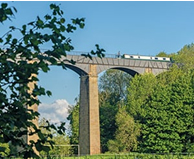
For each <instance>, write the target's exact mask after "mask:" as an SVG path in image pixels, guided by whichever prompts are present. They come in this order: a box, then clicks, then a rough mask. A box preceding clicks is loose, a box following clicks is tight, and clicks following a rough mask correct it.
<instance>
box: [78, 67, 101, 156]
mask: <svg viewBox="0 0 194 159" xmlns="http://www.w3.org/2000/svg"><path fill="white" fill-rule="evenodd" d="M89 67H90V68H89V69H90V72H89V74H88V75H85V76H81V77H80V78H81V79H80V81H81V82H80V119H79V121H80V129H79V130H80V132H79V145H80V153H81V155H85V154H91V155H93V154H99V153H100V124H99V104H98V76H97V72H96V65H90V66H89Z"/></svg>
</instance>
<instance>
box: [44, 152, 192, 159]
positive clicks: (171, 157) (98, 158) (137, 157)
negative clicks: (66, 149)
mask: <svg viewBox="0 0 194 159" xmlns="http://www.w3.org/2000/svg"><path fill="white" fill-rule="evenodd" d="M45 159H46V158H45ZM51 159H194V154H163V155H159V154H140V153H130V154H101V155H92V156H76V157H64V156H63V157H60V156H51Z"/></svg>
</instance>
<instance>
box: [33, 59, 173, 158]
mask: <svg viewBox="0 0 194 159" xmlns="http://www.w3.org/2000/svg"><path fill="white" fill-rule="evenodd" d="M62 60H64V61H65V60H74V61H75V62H76V64H75V65H73V64H70V63H67V62H65V63H66V67H67V68H69V69H71V70H73V71H75V72H76V73H78V74H79V76H80V112H79V113H80V115H79V116H80V117H79V122H80V125H79V128H80V129H79V146H80V154H81V155H85V154H90V155H93V154H100V124H99V103H98V74H99V73H101V72H103V71H105V70H108V69H119V70H122V71H124V72H127V73H129V74H130V75H132V76H134V75H135V74H143V73H145V72H150V73H151V72H152V73H153V74H155V75H157V74H159V73H161V72H163V71H166V70H168V69H169V67H170V66H171V63H170V62H161V61H148V60H134V59H123V58H117V57H116V56H115V55H114V56H112V57H106V58H99V57H92V60H91V59H89V58H85V57H84V56H81V55H67V56H66V57H64V59H62ZM35 110H37V108H35Z"/></svg>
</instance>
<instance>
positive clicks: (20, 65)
mask: <svg viewBox="0 0 194 159" xmlns="http://www.w3.org/2000/svg"><path fill="white" fill-rule="evenodd" d="M50 9H51V14H50V15H49V14H47V15H45V16H44V17H43V18H41V17H39V16H37V18H36V20H34V21H32V22H29V23H28V24H24V25H23V26H22V27H21V28H18V27H17V26H10V27H9V30H8V31H7V32H6V33H5V34H4V35H2V36H1V37H0V44H1V45H2V48H0V55H1V58H0V142H1V143H8V142H11V144H12V145H13V146H16V147H17V146H19V147H21V149H20V150H19V151H18V152H17V153H16V154H10V155H19V156H21V157H23V158H29V157H37V158H38V157H39V156H38V153H36V151H39V152H40V151H48V150H49V147H48V146H44V143H45V142H47V137H46V136H45V135H44V134H43V133H42V132H41V131H40V129H39V128H38V127H37V125H36V124H34V122H33V120H37V118H38V116H39V113H38V112H37V111H33V109H32V107H31V106H33V105H39V104H40V101H39V99H38V98H37V96H40V95H48V96H50V95H51V92H50V91H47V90H45V89H44V88H43V87H41V86H38V85H37V82H38V81H39V79H38V76H37V75H38V73H39V71H43V72H45V73H46V72H48V71H49V64H51V65H57V66H62V67H63V68H65V64H64V62H63V61H62V60H61V57H65V56H66V54H67V52H69V51H71V50H73V46H72V45H71V39H70V38H68V37H66V35H65V33H66V34H67V33H72V32H74V31H75V30H76V28H77V26H78V27H80V28H83V27H84V25H85V23H84V18H76V19H72V21H71V22H72V23H71V24H66V20H65V18H64V17H63V11H62V10H61V9H60V7H59V6H58V5H55V4H51V5H50ZM16 12H17V10H16V8H14V7H9V6H8V5H7V3H2V4H1V7H0V13H1V14H0V22H1V23H3V22H5V21H6V20H11V19H12V17H13V16H14V14H15V13H16ZM14 32H18V33H19V34H20V35H19V36H20V37H14V34H13V33H14ZM45 32H46V33H45ZM45 43H49V44H50V46H51V48H49V49H48V50H46V51H44V53H41V49H40V48H41V46H42V45H44V44H45ZM96 48H97V50H96V51H91V54H88V55H84V56H86V57H89V58H92V56H91V55H97V56H99V57H102V56H104V54H102V52H104V50H103V49H100V48H99V46H98V45H96ZM66 61H68V60H66ZM69 62H70V63H73V64H74V63H75V62H74V61H69ZM29 84H31V85H32V87H33V88H32V87H31V88H30V86H29ZM18 121H19V122H18ZM28 128H31V130H32V131H30V132H29V136H31V135H34V134H37V135H38V140H37V141H33V140H31V141H30V143H29V144H28V143H27V142H26V141H25V140H24V138H22V137H23V136H25V135H26V134H27V133H28V131H27V129H28ZM50 128H54V129H55V130H58V133H59V134H63V133H64V131H65V129H64V123H62V125H61V126H57V127H56V126H54V125H53V124H48V127H47V129H48V130H50ZM48 142H49V143H50V144H51V145H52V144H53V142H52V141H48ZM35 149H36V151H35ZM4 150H5V148H4V147H0V152H4ZM10 155H9V154H7V156H10Z"/></svg>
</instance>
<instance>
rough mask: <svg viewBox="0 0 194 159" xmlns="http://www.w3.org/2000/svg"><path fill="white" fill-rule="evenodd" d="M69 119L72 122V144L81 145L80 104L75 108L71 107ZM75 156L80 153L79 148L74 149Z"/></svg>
mask: <svg viewBox="0 0 194 159" xmlns="http://www.w3.org/2000/svg"><path fill="white" fill-rule="evenodd" d="M68 113H69V115H68V117H67V119H68V120H69V121H70V129H71V133H70V144H74V145H77V144H79V102H78V101H77V104H76V105H75V106H71V107H69V111H68ZM72 151H73V153H74V154H76V153H78V149H77V147H73V148H72Z"/></svg>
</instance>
